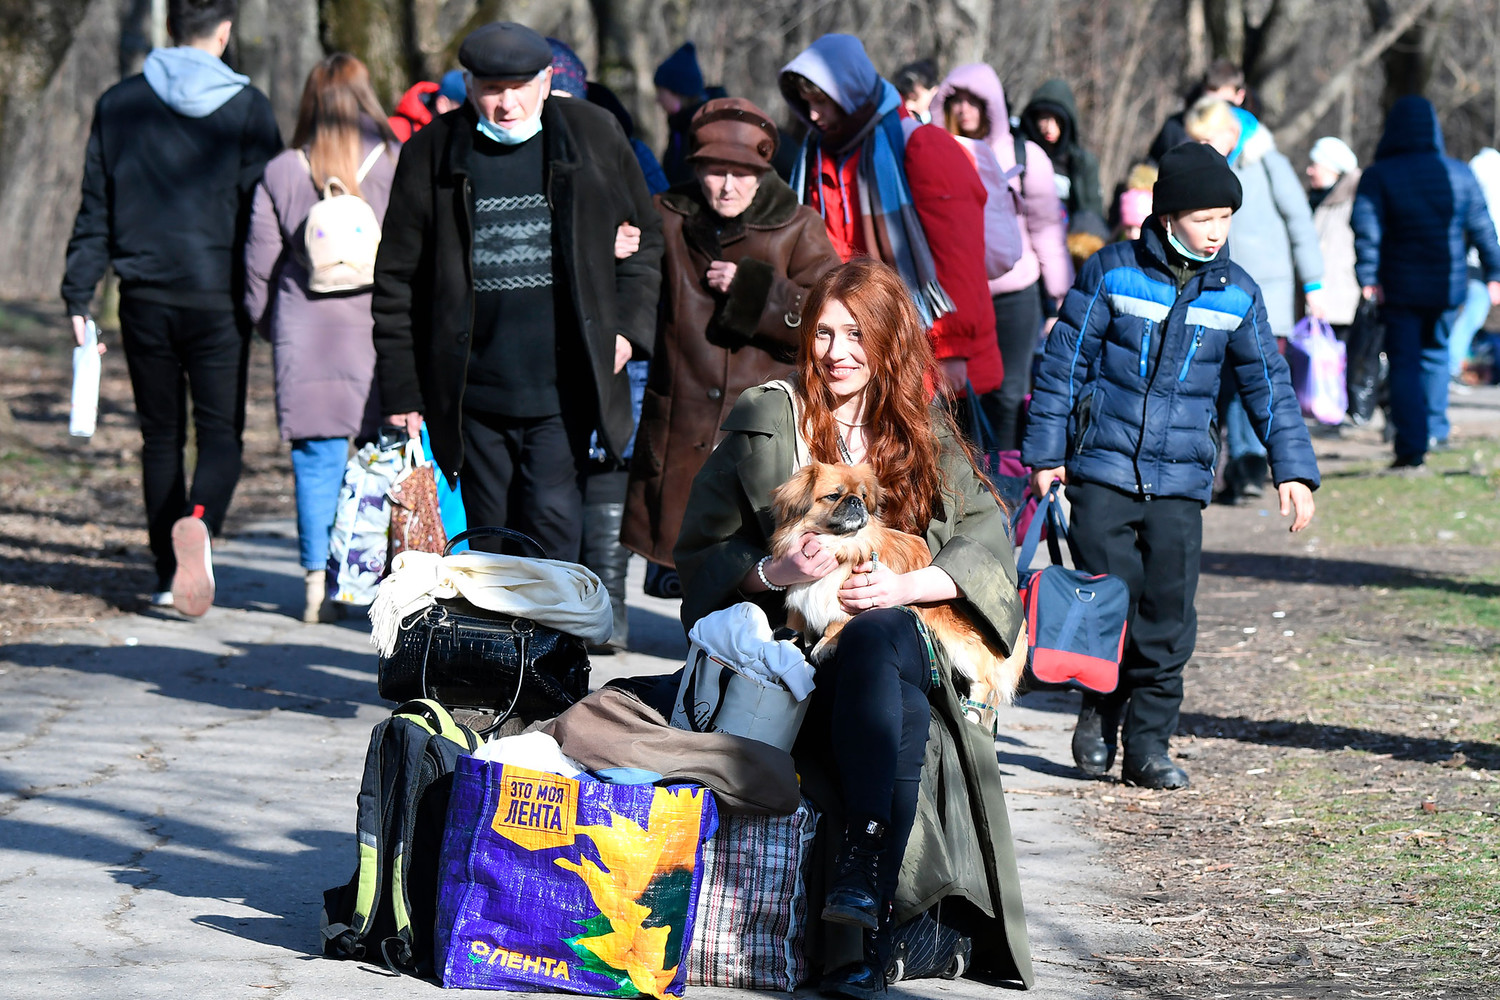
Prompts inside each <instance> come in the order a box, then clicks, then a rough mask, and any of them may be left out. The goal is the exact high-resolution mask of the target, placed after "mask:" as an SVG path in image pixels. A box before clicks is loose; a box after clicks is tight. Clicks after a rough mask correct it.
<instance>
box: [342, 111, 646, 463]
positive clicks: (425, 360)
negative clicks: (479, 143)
mask: <svg viewBox="0 0 1500 1000" xmlns="http://www.w3.org/2000/svg"><path fill="white" fill-rule="evenodd" d="M478 121H479V119H478V116H477V114H476V112H475V111H474V106H473V105H472V104H469V103H465V104H464V105H463V107H461V108H458V109H457V110H454V111H450V112H448V113H447V114H445V115H443V116H441V117H440V118H437V119H435V120H434V121H433V122H432V123H431V124H430V125H428V126H426V127H425V128H423V129H422V131H420V132H418V133H417V134H416V135H414V136H412V138H411V141H410V142H408V143H406V145H404V146H402V147H401V161H400V162H399V163H398V164H397V165H396V179H395V181H394V183H393V185H392V189H391V203H390V208H389V209H388V210H387V211H386V215H385V221H384V223H383V231H382V233H381V239H380V255H379V257H378V258H377V259H376V262H375V287H374V291H373V296H372V299H371V307H370V308H371V312H372V314H373V315H374V319H375V358H376V361H375V379H376V383H377V385H378V386H379V389H380V399H381V405H382V408H383V409H384V410H385V412H386V413H387V414H390V413H410V412H414V411H420V412H421V413H422V415H423V416H424V417H425V418H426V420H427V426H428V433H429V434H430V435H431V437H432V451H433V457H434V458H435V459H436V460H437V463H438V465H439V466H440V467H441V468H442V469H444V470H445V471H446V472H447V473H448V474H449V475H450V476H453V475H457V474H458V473H459V470H460V469H462V467H463V459H464V449H463V439H462V437H461V435H460V433H459V426H460V422H461V417H462V412H463V397H464V388H465V385H466V384H467V382H468V370H469V349H470V343H471V339H472V336H473V324H474V279H473V274H472V271H473V239H474V203H473V193H472V188H471V185H470V181H469V168H468V164H469V158H470V156H472V155H473V149H474V147H473V142H474V140H473V136H474V131H475V128H476V126H477V125H478ZM542 138H543V141H544V142H545V143H546V146H545V168H544V169H545V171H546V182H545V183H546V193H547V203H548V205H549V206H550V207H551V210H552V233H553V260H554V261H555V262H556V264H555V266H556V271H557V278H558V281H559V283H560V284H561V285H562V286H563V287H564V288H566V289H567V291H568V295H569V303H570V304H571V305H572V307H573V308H572V314H573V315H572V316H571V317H570V320H571V321H574V322H576V324H577V327H576V328H577V330H578V331H579V333H580V334H581V335H582V336H581V339H582V344H583V348H584V354H585V355H586V356H585V357H582V358H579V359H578V364H579V366H580V367H581V368H582V369H584V370H586V371H587V373H588V375H589V376H590V378H591V381H592V383H593V388H594V391H595V402H596V405H597V413H598V430H599V436H600V441H601V443H602V444H603V445H604V446H605V448H606V449H607V450H608V452H609V453H610V454H611V455H613V456H615V457H619V456H620V455H622V454H623V453H624V451H625V446H626V442H627V441H629V439H630V435H631V431H632V429H633V428H634V425H635V420H634V415H633V413H632V411H631V406H630V380H629V377H628V376H627V375H626V374H625V372H624V371H623V370H622V371H619V372H616V371H615V370H614V358H615V337H616V335H619V336H622V337H624V338H625V339H626V340H628V341H629V342H630V343H631V344H632V345H633V346H634V348H635V353H636V355H637V356H638V357H647V356H649V355H650V352H651V345H652V341H653V340H654V335H655V329H656V300H657V296H658V295H659V294H660V291H661V252H662V244H661V220H660V218H659V217H658V216H657V214H656V209H655V208H654V207H652V204H651V196H650V195H649V194H648V193H647V191H646V182H645V180H644V179H643V178H642V176H641V168H640V167H639V166H638V165H637V164H636V159H635V153H634V151H633V150H632V149H631V148H630V143H629V142H627V141H626V139H625V133H624V132H623V131H622V130H621V129H620V125H619V123H618V122H616V121H615V119H614V116H612V115H611V114H610V113H609V112H608V111H605V110H604V109H602V108H599V107H595V106H594V105H592V104H589V103H588V102H587V101H582V100H578V99H577V98H559V99H557V100H549V101H547V102H546V104H544V105H543V106H542ZM624 222H630V223H633V224H634V225H636V226H638V227H640V230H641V248H640V249H639V250H638V251H636V253H634V254H632V255H631V256H630V257H628V258H626V259H625V260H616V259H615V255H614V244H615V230H616V229H618V228H619V226H620V224H621V223H624Z"/></svg>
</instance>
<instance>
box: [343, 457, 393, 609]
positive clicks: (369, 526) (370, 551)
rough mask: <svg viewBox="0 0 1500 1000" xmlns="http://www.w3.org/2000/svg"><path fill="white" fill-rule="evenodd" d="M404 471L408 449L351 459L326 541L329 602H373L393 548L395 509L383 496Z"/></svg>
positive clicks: (361, 603) (356, 603) (346, 468)
mask: <svg viewBox="0 0 1500 1000" xmlns="http://www.w3.org/2000/svg"><path fill="white" fill-rule="evenodd" d="M405 468H406V449H405V448H404V447H401V446H400V445H398V446H396V447H394V448H386V449H384V450H381V449H380V447H379V446H378V445H376V444H374V443H371V444H367V445H365V446H364V447H363V448H361V449H359V451H358V452H357V453H355V455H354V457H353V458H351V459H349V464H348V465H347V466H346V467H345V468H344V485H343V487H342V488H341V489H340V490H339V503H338V508H337V510H336V512H335V513H334V517H333V531H332V533H331V534H330V535H329V537H328V574H327V580H328V597H329V599H330V600H333V601H338V602H339V603H340V604H355V605H366V604H369V603H370V602H372V601H374V600H375V591H376V588H377V587H378V586H379V584H380V578H381V577H383V576H385V569H386V554H387V551H388V550H389V548H390V535H391V504H390V499H389V498H388V497H387V496H386V495H385V494H386V491H387V490H389V489H390V488H391V485H392V484H393V483H394V482H395V481H396V478H397V477H398V476H400V475H401V473H402V472H403V471H405Z"/></svg>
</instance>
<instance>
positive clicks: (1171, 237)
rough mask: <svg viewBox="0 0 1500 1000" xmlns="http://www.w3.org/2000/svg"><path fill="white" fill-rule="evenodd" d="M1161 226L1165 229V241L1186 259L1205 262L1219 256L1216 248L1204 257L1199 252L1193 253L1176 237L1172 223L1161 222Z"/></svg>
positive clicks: (1200, 262)
mask: <svg viewBox="0 0 1500 1000" xmlns="http://www.w3.org/2000/svg"><path fill="white" fill-rule="evenodd" d="M1162 228H1163V229H1165V230H1166V231H1167V242H1168V243H1170V244H1171V245H1172V249H1173V250H1176V251H1177V252H1178V253H1180V254H1181V255H1182V256H1183V257H1184V258H1186V259H1187V260H1191V261H1195V262H1197V263H1199V264H1207V263H1208V262H1209V261H1211V260H1213V259H1214V258H1215V257H1217V256H1219V251H1217V250H1215V251H1214V252H1213V253H1211V254H1209V255H1208V256H1206V257H1205V256H1204V255H1203V254H1201V253H1193V251H1191V250H1189V249H1188V248H1187V247H1185V246H1183V245H1182V241H1181V240H1179V239H1178V238H1177V234H1176V233H1174V232H1172V224H1171V223H1170V222H1164V223H1162Z"/></svg>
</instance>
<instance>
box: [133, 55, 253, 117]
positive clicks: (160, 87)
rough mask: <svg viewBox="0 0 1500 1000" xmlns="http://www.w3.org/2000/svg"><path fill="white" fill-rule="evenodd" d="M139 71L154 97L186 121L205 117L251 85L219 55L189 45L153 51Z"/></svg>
mask: <svg viewBox="0 0 1500 1000" xmlns="http://www.w3.org/2000/svg"><path fill="white" fill-rule="evenodd" d="M142 72H143V73H144V74H145V77H146V82H147V83H148V84H150V85H151V89H152V90H154V91H155V92H156V96H157V97H160V98H161V99H162V101H164V102H165V103H166V105H167V107H169V108H171V109H172V110H173V111H175V112H177V113H178V114H179V115H184V116H186V117H188V118H207V117H208V116H209V115H211V114H213V113H214V112H215V111H218V110H219V109H220V108H222V107H223V106H224V105H225V104H227V103H228V102H229V100H230V98H232V97H234V96H235V95H236V94H238V93H239V92H240V91H241V90H244V89H245V88H246V87H247V86H249V84H250V78H249V77H248V76H243V75H241V74H239V73H236V72H235V71H234V70H232V69H230V68H229V67H228V66H226V65H224V60H222V59H220V58H219V57H218V56H214V55H210V54H209V53H207V52H204V51H203V50H202V49H195V48H193V47H192V46H189V45H179V46H177V47H176V48H170V49H152V50H151V54H150V55H148V56H147V57H146V65H145V67H144V68H143V69H142Z"/></svg>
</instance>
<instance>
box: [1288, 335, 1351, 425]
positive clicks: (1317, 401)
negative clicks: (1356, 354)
mask: <svg viewBox="0 0 1500 1000" xmlns="http://www.w3.org/2000/svg"><path fill="white" fill-rule="evenodd" d="M1286 363H1287V367H1288V368H1289V369H1291V375H1292V388H1293V389H1294V390H1295V391H1296V393H1297V402H1298V403H1300V404H1301V406H1302V413H1303V415H1304V416H1308V417H1312V418H1313V419H1315V420H1316V421H1318V423H1320V424H1327V425H1329V426H1334V425H1336V424H1339V423H1342V422H1343V419H1344V412H1345V410H1347V408H1348V406H1349V392H1348V387H1347V384H1346V381H1345V378H1344V365H1345V358H1344V344H1343V342H1342V341H1340V340H1339V338H1338V336H1337V335H1336V334H1334V332H1333V327H1331V326H1329V325H1328V324H1327V323H1326V322H1324V321H1323V320H1320V319H1312V318H1311V317H1304V318H1303V319H1302V320H1301V321H1300V322H1298V324H1297V328H1296V329H1295V330H1293V331H1292V335H1291V336H1290V337H1288V338H1287V343H1286Z"/></svg>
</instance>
